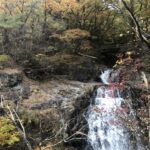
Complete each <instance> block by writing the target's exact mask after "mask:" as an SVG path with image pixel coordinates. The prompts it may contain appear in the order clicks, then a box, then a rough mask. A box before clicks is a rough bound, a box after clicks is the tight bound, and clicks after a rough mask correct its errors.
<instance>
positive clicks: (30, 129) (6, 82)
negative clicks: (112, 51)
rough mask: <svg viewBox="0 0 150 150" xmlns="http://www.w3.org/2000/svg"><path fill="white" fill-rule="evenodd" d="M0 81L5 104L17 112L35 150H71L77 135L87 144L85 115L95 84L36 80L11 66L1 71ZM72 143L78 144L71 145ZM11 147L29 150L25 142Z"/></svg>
mask: <svg viewBox="0 0 150 150" xmlns="http://www.w3.org/2000/svg"><path fill="white" fill-rule="evenodd" d="M74 69H75V68H74ZM86 71H87V70H86ZM87 72H88V71H87ZM72 73H73V72H72ZM75 73H76V72H75ZM75 73H74V75H75ZM93 73H94V72H93ZM81 74H82V72H81ZM78 75H80V72H79V74H78ZM0 81H1V88H0V95H1V98H2V99H3V104H4V105H7V104H8V105H9V106H10V107H12V108H14V109H15V110H16V112H17V113H18V115H19V117H20V119H21V120H22V121H23V125H24V126H25V129H26V134H27V137H28V139H29V141H30V142H31V145H32V147H33V148H35V149H38V148H39V149H40V148H44V147H46V146H48V148H47V150H48V149H56V150H57V149H58V150H59V149H66V150H67V149H68V150H71V149H73V148H71V147H70V145H73V144H76V142H79V141H76V139H77V137H78V136H80V137H82V138H83V142H84V141H85V135H82V132H83V133H84V132H85V130H86V129H87V125H86V122H85V119H84V116H83V114H84V112H85V110H86V108H87V107H88V105H89V100H90V97H91V95H92V93H93V91H94V87H95V85H96V83H94V82H91V83H83V82H80V81H71V80H66V79H61V78H60V79H59V78H58V77H57V78H55V79H54V78H53V79H51V80H50V79H49V80H46V81H43V82H39V81H33V80H32V79H28V78H27V77H26V76H25V75H24V73H23V72H22V71H21V69H19V68H18V67H16V68H15V67H13V68H12V67H11V66H7V67H5V68H3V69H1V70H0ZM84 126H85V127H84ZM77 131H78V132H77ZM48 139H49V140H48ZM72 141H75V142H74V143H73V144H72V143H71V142H72ZM64 143H66V144H64ZM7 148H8V147H7ZM7 148H6V149H7ZM12 148H13V149H16V150H20V149H24V150H26V149H27V147H26V145H25V144H24V142H23V141H21V142H20V143H17V144H16V145H13V147H11V148H8V149H10V150H11V149H12ZM4 149H5V148H4Z"/></svg>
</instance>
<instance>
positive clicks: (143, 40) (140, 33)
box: [121, 0, 150, 49]
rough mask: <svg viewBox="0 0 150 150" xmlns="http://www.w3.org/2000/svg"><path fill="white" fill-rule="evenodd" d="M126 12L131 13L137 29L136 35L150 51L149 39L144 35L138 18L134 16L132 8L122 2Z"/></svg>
mask: <svg viewBox="0 0 150 150" xmlns="http://www.w3.org/2000/svg"><path fill="white" fill-rule="evenodd" d="M121 1H122V3H123V5H124V7H125V8H126V10H127V11H128V12H129V14H130V16H131V19H132V20H133V22H134V24H135V27H136V35H137V36H138V37H139V38H140V40H141V41H142V42H144V43H145V44H146V45H147V47H148V48H149V49H150V42H149V40H148V38H146V36H145V35H144V34H143V32H142V30H141V27H140V25H139V22H138V21H137V18H136V17H135V15H134V12H133V11H132V10H131V8H130V7H129V6H128V5H127V3H126V2H125V1H124V0H121Z"/></svg>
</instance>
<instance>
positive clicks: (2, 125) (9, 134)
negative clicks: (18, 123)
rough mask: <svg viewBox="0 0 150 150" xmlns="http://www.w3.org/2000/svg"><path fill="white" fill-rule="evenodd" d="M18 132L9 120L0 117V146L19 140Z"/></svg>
mask: <svg viewBox="0 0 150 150" xmlns="http://www.w3.org/2000/svg"><path fill="white" fill-rule="evenodd" d="M19 140H20V139H19V133H18V132H17V131H16V127H15V126H14V125H13V124H12V123H11V121H10V120H9V119H7V118H5V117H0V146H4V145H13V144H14V143H16V142H19Z"/></svg>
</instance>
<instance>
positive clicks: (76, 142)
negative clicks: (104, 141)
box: [0, 0, 150, 150]
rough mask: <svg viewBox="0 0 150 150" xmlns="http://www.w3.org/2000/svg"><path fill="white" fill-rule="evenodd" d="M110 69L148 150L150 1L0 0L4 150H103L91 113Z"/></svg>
mask: <svg viewBox="0 0 150 150" xmlns="http://www.w3.org/2000/svg"><path fill="white" fill-rule="evenodd" d="M106 68H113V69H114V70H118V72H119V79H118V80H117V83H119V88H120V86H121V88H123V90H122V91H123V92H122V93H124V94H123V95H125V97H124V98H125V99H127V103H128V102H129V99H130V98H131V97H132V100H131V101H132V103H133V104H132V109H133V110H134V111H135V114H136V115H135V118H136V119H137V121H135V118H134V119H133V118H132V119H131V118H130V119H127V118H124V119H125V120H126V122H127V126H128V128H129V130H130V132H131V133H133V134H132V136H131V137H130V139H131V143H134V142H135V141H134V140H135V139H136V138H135V137H136V135H135V134H134V133H136V134H138V135H137V136H139V137H140V138H141V139H142V142H141V143H143V145H144V149H138V148H133V149H131V150H148V149H149V147H148V146H149V141H150V127H149V123H150V120H149V115H150V105H149V100H150V88H149V82H150V1H149V0H0V150H99V149H94V148H93V149H92V148H89V147H88V146H85V145H87V132H88V131H87V130H88V127H87V126H88V125H87V121H86V119H85V117H83V114H84V113H85V112H86V111H87V109H88V106H89V104H90V99H91V97H93V96H92V95H93V93H94V91H95V89H96V87H97V84H99V83H100V84H102V83H101V82H102V81H101V79H100V78H99V76H100V74H101V72H102V70H105V69H106ZM99 86H100V85H99ZM115 86H116V85H115ZM78 90H79V91H78ZM129 91H130V92H131V94H129V93H130V92H129ZM130 96H131V97H130ZM64 101H65V102H64ZM83 126H85V127H84V128H83ZM81 145H83V146H81ZM85 147H86V148H85ZM102 150H103V149H102ZM108 150H109V149H108ZM110 150H118V149H110ZM121 150H129V149H121Z"/></svg>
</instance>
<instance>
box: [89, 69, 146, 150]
mask: <svg viewBox="0 0 150 150" xmlns="http://www.w3.org/2000/svg"><path fill="white" fill-rule="evenodd" d="M118 76H119V73H118V72H117V71H114V70H112V69H109V70H105V71H104V72H103V73H102V74H101V76H100V78H101V80H102V82H103V85H100V86H99V87H98V88H97V90H96V96H95V98H94V100H93V101H92V102H91V104H90V106H89V109H88V112H87V114H86V120H87V122H88V127H89V131H88V143H89V146H88V147H90V148H87V149H88V150H145V149H144V148H143V146H142V144H141V140H140V138H139V137H138V136H135V141H136V142H134V143H131V137H132V136H131V133H130V131H129V129H128V127H127V125H128V124H127V121H126V120H127V119H128V116H130V117H131V116H132V119H133V120H135V115H134V111H133V110H132V106H131V105H132V102H129V103H128V106H126V105H124V104H125V99H124V98H123V96H122V93H121V90H120V87H119V86H120V85H119V84H118V83H117V82H118V81H117V79H118Z"/></svg>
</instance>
